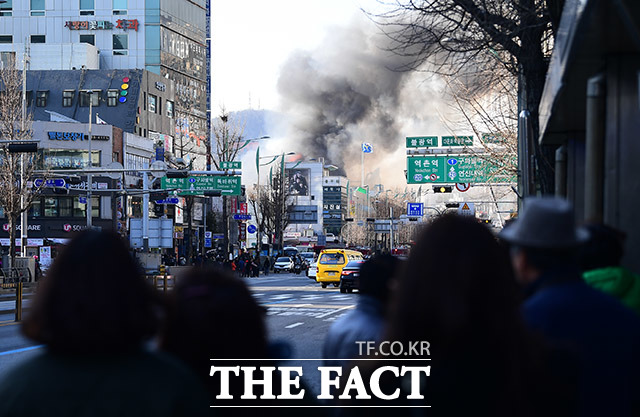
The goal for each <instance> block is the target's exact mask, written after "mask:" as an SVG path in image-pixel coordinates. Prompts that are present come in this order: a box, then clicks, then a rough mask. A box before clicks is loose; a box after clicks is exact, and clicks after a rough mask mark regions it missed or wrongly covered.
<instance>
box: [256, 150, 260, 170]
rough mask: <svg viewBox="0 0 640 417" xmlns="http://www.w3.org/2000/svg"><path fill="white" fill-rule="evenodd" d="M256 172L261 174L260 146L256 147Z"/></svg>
mask: <svg viewBox="0 0 640 417" xmlns="http://www.w3.org/2000/svg"><path fill="white" fill-rule="evenodd" d="M256 172H257V173H258V175H260V146H258V149H256Z"/></svg>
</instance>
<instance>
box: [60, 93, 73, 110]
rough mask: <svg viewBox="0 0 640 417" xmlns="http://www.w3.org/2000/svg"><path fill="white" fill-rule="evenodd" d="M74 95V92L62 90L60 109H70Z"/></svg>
mask: <svg viewBox="0 0 640 417" xmlns="http://www.w3.org/2000/svg"><path fill="white" fill-rule="evenodd" d="M74 93H75V91H73V90H64V91H63V92H62V107H71V105H72V104H73V96H74Z"/></svg>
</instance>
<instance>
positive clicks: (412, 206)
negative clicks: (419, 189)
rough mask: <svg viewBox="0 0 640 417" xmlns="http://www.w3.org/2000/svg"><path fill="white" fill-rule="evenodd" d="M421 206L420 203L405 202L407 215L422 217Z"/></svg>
mask: <svg viewBox="0 0 640 417" xmlns="http://www.w3.org/2000/svg"><path fill="white" fill-rule="evenodd" d="M423 208H424V206H423V204H422V203H407V216H409V217H422V214H423Z"/></svg>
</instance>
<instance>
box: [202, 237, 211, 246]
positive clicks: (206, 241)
mask: <svg viewBox="0 0 640 417" xmlns="http://www.w3.org/2000/svg"><path fill="white" fill-rule="evenodd" d="M211 246H213V245H212V244H211V238H209V237H205V238H204V247H205V248H210V247H211Z"/></svg>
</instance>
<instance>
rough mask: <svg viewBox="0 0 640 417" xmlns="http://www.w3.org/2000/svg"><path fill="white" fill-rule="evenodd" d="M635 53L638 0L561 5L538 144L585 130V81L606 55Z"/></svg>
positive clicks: (638, 47) (571, 0)
mask: <svg viewBox="0 0 640 417" xmlns="http://www.w3.org/2000/svg"><path fill="white" fill-rule="evenodd" d="M630 53H633V54H637V53H640V1H638V0H567V2H566V4H565V7H564V10H563V14H562V20H561V22H560V27H559V28H558V34H557V37H556V44H555V48H554V51H553V55H552V58H551V63H550V65H549V72H548V73H547V80H546V83H545V87H544V92H543V95H542V99H541V101H540V107H539V111H540V142H541V143H544V144H553V143H560V142H562V141H563V140H564V139H565V138H566V136H567V135H568V134H571V133H572V132H577V131H584V129H585V127H584V126H585V114H586V104H585V103H586V89H587V80H588V79H589V78H591V77H593V76H595V75H597V74H598V73H600V72H602V71H603V70H604V69H605V64H606V58H607V56H611V55H621V54H630Z"/></svg>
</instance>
